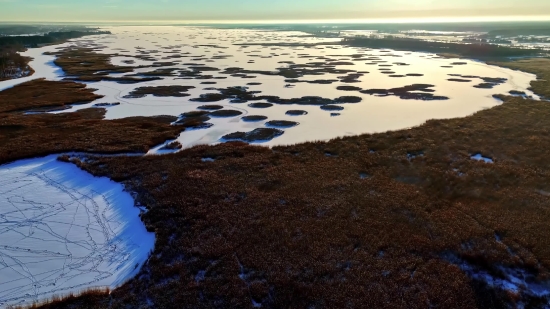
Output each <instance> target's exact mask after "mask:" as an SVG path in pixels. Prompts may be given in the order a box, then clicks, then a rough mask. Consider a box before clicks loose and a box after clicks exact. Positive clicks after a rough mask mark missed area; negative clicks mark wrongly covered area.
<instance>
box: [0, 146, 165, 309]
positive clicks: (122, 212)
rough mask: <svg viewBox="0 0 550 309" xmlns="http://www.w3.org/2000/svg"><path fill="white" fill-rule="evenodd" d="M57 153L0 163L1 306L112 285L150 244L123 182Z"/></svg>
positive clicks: (134, 267)
mask: <svg viewBox="0 0 550 309" xmlns="http://www.w3.org/2000/svg"><path fill="white" fill-rule="evenodd" d="M56 157H57V156H55V155H52V156H48V157H44V158H39V159H31V160H22V161H18V162H14V163H11V164H8V165H3V166H0V308H4V307H6V306H8V305H13V304H22V303H23V304H28V303H30V302H33V301H41V300H45V299H48V298H51V297H52V296H54V295H66V294H68V293H71V292H72V293H78V292H79V291H82V290H85V289H88V288H94V287H97V288H103V287H110V288H115V287H117V286H119V285H120V284H122V283H124V282H125V281H126V280H127V279H129V278H131V277H132V276H134V275H135V274H136V273H137V272H138V271H139V269H140V268H141V266H142V265H143V263H144V262H145V261H146V259H147V258H148V256H149V252H150V251H151V250H152V249H153V246H154V241H155V238H154V235H153V234H152V233H149V232H147V231H146V230H145V226H144V225H143V223H142V222H141V220H140V218H139V209H138V208H136V207H134V200H133V199H132V197H131V196H130V195H129V194H128V193H126V192H124V190H123V187H122V185H120V184H117V183H115V182H112V181H110V180H109V179H107V178H97V177H93V176H91V175H89V174H87V173H86V172H84V171H82V170H80V169H79V168H77V167H76V166H74V165H73V164H69V163H64V162H59V161H57V160H56Z"/></svg>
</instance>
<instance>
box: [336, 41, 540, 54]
mask: <svg viewBox="0 0 550 309" xmlns="http://www.w3.org/2000/svg"><path fill="white" fill-rule="evenodd" d="M342 44H345V45H350V46H357V47H371V48H388V49H394V50H408V51H424V52H430V53H450V54H458V55H461V56H465V57H477V58H492V57H495V58H498V57H522V56H534V55H537V54H540V53H542V52H543V51H542V50H539V49H525V48H515V47H506V46H499V45H494V44H487V43H473V44H464V43H444V42H429V41H424V40H417V39H409V38H396V37H391V38H388V37H386V38H378V37H376V38H375V37H353V38H345V39H343V40H342Z"/></svg>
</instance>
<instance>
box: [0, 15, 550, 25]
mask: <svg viewBox="0 0 550 309" xmlns="http://www.w3.org/2000/svg"><path fill="white" fill-rule="evenodd" d="M544 21H548V22H550V15H536V16H477V17H466V16H464V17H420V18H418V17H417V18H412V17H411V18H365V19H300V20H276V19H273V20H158V19H156V20H87V21H82V20H63V21H59V20H56V21H48V20H36V21H31V20H11V21H2V22H0V24H7V23H10V24H13V23H55V24H60V23H80V24H86V23H115V24H121V23H155V24H167V25H169V24H189V25H197V24H205V25H208V24H316V23H325V24H327V23H328V24H384V23H389V24H403V23H418V24H421V23H473V22H544Z"/></svg>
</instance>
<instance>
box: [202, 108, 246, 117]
mask: <svg viewBox="0 0 550 309" xmlns="http://www.w3.org/2000/svg"><path fill="white" fill-rule="evenodd" d="M242 113H243V112H241V111H238V110H234V109H222V110H217V111H214V112H211V113H210V114H209V115H210V116H212V117H236V116H239V115H242Z"/></svg>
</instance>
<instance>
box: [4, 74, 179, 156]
mask: <svg viewBox="0 0 550 309" xmlns="http://www.w3.org/2000/svg"><path fill="white" fill-rule="evenodd" d="M84 87H85V85H84V84H79V83H74V82H66V81H46V80H34V81H31V82H27V83H24V84H21V85H18V86H15V87H13V88H10V89H7V90H4V91H1V92H0V102H1V103H0V164H2V163H6V162H10V161H13V160H17V159H22V158H29V157H36V156H42V155H47V154H51V153H59V152H64V151H83V152H94V153H120V152H146V151H147V150H149V149H150V147H153V146H155V145H158V144H160V143H163V142H164V141H166V140H168V139H174V138H176V137H177V136H178V135H179V133H180V132H181V131H182V128H181V127H176V126H172V125H170V123H171V122H173V121H175V120H176V117H171V116H158V117H131V118H124V119H117V120H103V116H104V115H105V110H104V109H101V108H92V109H85V110H80V111H78V112H74V113H63V114H57V115H52V114H33V115H24V114H23V113H21V112H15V111H26V110H29V109H35V108H41V107H62V106H65V105H67V104H72V103H81V102H90V101H92V100H94V99H96V98H98V97H101V96H98V95H95V94H93V93H92V90H90V89H88V88H84Z"/></svg>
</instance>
